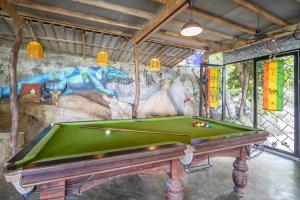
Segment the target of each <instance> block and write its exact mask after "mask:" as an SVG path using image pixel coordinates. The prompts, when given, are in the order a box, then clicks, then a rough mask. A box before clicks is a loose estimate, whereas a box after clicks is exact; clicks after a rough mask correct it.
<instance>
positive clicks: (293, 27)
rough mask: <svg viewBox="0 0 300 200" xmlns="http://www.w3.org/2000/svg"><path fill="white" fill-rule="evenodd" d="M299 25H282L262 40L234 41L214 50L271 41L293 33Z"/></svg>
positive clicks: (227, 49) (225, 49)
mask: <svg viewBox="0 0 300 200" xmlns="http://www.w3.org/2000/svg"><path fill="white" fill-rule="evenodd" d="M297 26H298V24H293V25H290V26H286V27H282V28H280V29H277V30H274V31H270V32H268V33H267V35H268V36H267V37H266V38H264V39H261V40H257V41H251V42H245V41H237V42H236V43H233V44H229V45H222V46H221V47H219V48H215V49H213V50H212V52H219V51H229V50H233V49H239V48H244V47H247V46H250V45H254V44H259V43H262V42H265V41H269V40H272V39H277V38H281V37H284V36H287V35H291V33H293V32H294V31H295V30H296V29H297Z"/></svg>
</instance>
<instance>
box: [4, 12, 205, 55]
mask: <svg viewBox="0 0 300 200" xmlns="http://www.w3.org/2000/svg"><path fill="white" fill-rule="evenodd" d="M0 15H2V16H8V14H7V13H4V12H2V11H0ZM19 15H20V16H21V17H23V18H24V19H27V20H33V21H39V22H43V23H49V24H52V25H59V26H65V27H70V28H76V29H80V30H86V31H91V32H95V33H104V34H109V35H114V36H122V37H125V38H128V39H129V38H131V37H132V35H131V34H128V33H125V32H122V31H117V30H106V29H101V28H99V27H93V26H88V25H78V24H74V23H72V22H69V21H65V20H58V19H53V18H50V17H42V16H37V15H34V14H32V13H27V12H19ZM147 42H153V43H157V44H162V45H167V46H174V47H180V48H186V49H202V50H204V48H203V46H200V45H190V44H186V43H183V42H176V41H174V40H166V39H164V40H162V39H161V38H160V37H156V36H152V37H151V38H149V39H148V40H147Z"/></svg>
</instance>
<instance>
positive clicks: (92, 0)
mask: <svg viewBox="0 0 300 200" xmlns="http://www.w3.org/2000/svg"><path fill="white" fill-rule="evenodd" d="M73 1H74V2H78V3H81V4H86V5H90V6H96V7H98V8H105V9H107V10H112V11H115V12H119V13H123V14H126V15H132V16H136V17H140V18H143V19H152V18H153V17H154V16H155V15H154V14H152V13H151V12H147V11H143V10H139V9H135V8H130V7H126V6H122V5H119V4H115V3H110V2H108V1H101V0H100V1H99V0H73Z"/></svg>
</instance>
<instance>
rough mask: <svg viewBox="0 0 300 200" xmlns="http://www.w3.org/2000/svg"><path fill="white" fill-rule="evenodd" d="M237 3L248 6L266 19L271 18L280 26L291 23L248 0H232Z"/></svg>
mask: <svg viewBox="0 0 300 200" xmlns="http://www.w3.org/2000/svg"><path fill="white" fill-rule="evenodd" d="M232 1H233V2H235V3H236V4H239V5H240V6H242V7H244V8H247V9H249V10H251V11H253V12H255V13H257V14H259V15H261V16H263V17H265V18H266V19H268V20H270V21H271V22H273V23H275V24H278V25H280V26H289V25H290V23H289V22H288V21H286V20H283V19H281V18H280V17H277V16H275V15H273V14H272V13H270V12H268V11H266V10H265V9H263V8H260V7H258V6H257V5H255V4H253V3H251V2H249V1H247V0H232Z"/></svg>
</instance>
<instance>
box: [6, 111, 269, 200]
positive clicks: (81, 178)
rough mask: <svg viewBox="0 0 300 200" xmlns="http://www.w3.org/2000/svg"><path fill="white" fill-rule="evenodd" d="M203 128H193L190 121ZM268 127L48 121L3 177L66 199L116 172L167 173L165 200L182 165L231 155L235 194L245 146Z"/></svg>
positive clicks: (172, 196)
mask: <svg viewBox="0 0 300 200" xmlns="http://www.w3.org/2000/svg"><path fill="white" fill-rule="evenodd" d="M199 121H201V122H203V123H204V122H206V123H207V124H208V127H207V126H205V127H194V126H193V122H199ZM266 137H267V132H265V131H262V130H259V129H255V128H251V127H246V126H239V125H234V124H230V123H226V122H223V121H217V120H212V119H206V118H199V117H191V116H175V117H164V118H151V119H132V120H131V119H130V120H109V121H85V122H65V123H56V124H52V125H51V126H49V127H48V128H46V129H45V130H44V131H42V132H41V133H39V134H38V135H37V136H36V137H35V138H34V139H33V140H32V141H31V142H30V143H29V144H28V145H27V146H25V147H24V148H23V149H22V150H21V151H19V152H18V153H17V154H16V155H15V156H14V157H12V158H11V159H10V160H9V161H8V162H7V163H6V164H5V168H4V175H5V178H6V180H7V181H9V182H12V183H13V184H14V186H15V187H16V189H17V190H18V191H19V192H20V193H22V194H23V195H27V194H29V193H31V192H32V191H33V190H34V188H35V187H36V186H39V187H40V199H57V200H58V199H65V197H66V196H68V195H72V194H80V193H81V192H84V191H86V190H88V189H90V188H92V187H94V186H96V185H99V184H101V183H104V182H105V181H108V180H112V179H114V178H118V177H121V176H127V175H136V174H168V175H169V179H168V181H167V182H166V195H165V198H166V199H169V200H182V199H183V185H182V180H181V179H182V177H183V175H184V173H185V171H186V170H187V169H191V167H192V166H194V165H197V164H198V163H200V162H203V161H205V160H209V158H210V157H215V156H228V157H233V158H235V161H234V164H233V167H234V170H233V174H232V176H233V182H234V184H235V186H234V192H236V193H237V194H240V195H242V194H243V192H244V187H245V186H246V184H247V174H246V172H247V170H248V167H247V165H246V160H247V158H248V156H249V154H250V153H249V152H250V150H249V149H250V145H251V144H256V143H261V142H263V141H265V140H266Z"/></svg>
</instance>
